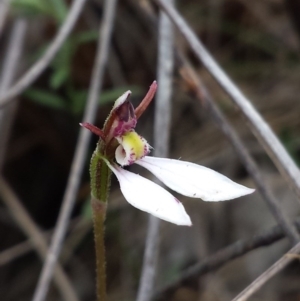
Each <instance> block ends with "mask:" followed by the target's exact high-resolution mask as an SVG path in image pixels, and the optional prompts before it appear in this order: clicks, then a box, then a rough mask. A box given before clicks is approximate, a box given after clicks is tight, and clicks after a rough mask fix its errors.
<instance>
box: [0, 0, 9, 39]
mask: <svg viewBox="0 0 300 301" xmlns="http://www.w3.org/2000/svg"><path fill="white" fill-rule="evenodd" d="M9 1H10V0H1V2H0V36H1V34H2V30H3V27H4V23H5V19H6V15H7V11H8V8H9Z"/></svg>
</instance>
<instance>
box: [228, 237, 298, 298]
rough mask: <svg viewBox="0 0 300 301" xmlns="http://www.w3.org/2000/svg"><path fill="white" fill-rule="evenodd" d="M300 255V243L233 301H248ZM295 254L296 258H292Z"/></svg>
mask: <svg viewBox="0 0 300 301" xmlns="http://www.w3.org/2000/svg"><path fill="white" fill-rule="evenodd" d="M299 253H300V243H298V244H297V245H296V246H294V247H293V248H292V249H290V250H289V251H288V252H287V253H286V254H285V255H284V256H282V257H281V258H280V259H279V260H278V261H276V262H275V263H274V264H273V265H272V266H271V267H270V268H269V269H267V270H266V271H265V272H264V273H263V274H262V275H260V276H259V277H258V278H257V279H255V280H254V281H253V282H252V283H251V284H250V285H249V286H248V287H247V288H246V289H244V290H243V291H242V292H241V293H239V294H238V296H236V297H235V298H234V299H233V300H232V301H246V300H248V298H249V297H250V296H252V295H253V294H254V293H255V292H257V291H258V290H259V289H260V288H261V287H262V286H263V285H264V284H265V283H266V282H267V281H269V280H270V279H271V278H272V277H274V276H275V275H276V274H278V273H279V272H280V271H281V270H282V269H284V268H285V267H286V266H287V265H288V264H289V263H291V262H292V261H293V260H295V259H296V258H295V255H297V254H299ZM290 254H293V255H294V256H290Z"/></svg>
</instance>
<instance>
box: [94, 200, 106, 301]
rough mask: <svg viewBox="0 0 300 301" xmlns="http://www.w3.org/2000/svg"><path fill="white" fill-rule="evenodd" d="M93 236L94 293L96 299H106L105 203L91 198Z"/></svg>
mask: <svg viewBox="0 0 300 301" xmlns="http://www.w3.org/2000/svg"><path fill="white" fill-rule="evenodd" d="M92 209H93V222H94V238H95V247H96V275H97V279H96V293H97V301H106V260H105V244H104V233H105V226H104V221H105V215H106V203H103V202H99V200H96V199H94V198H92Z"/></svg>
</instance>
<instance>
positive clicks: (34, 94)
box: [24, 89, 66, 110]
mask: <svg viewBox="0 0 300 301" xmlns="http://www.w3.org/2000/svg"><path fill="white" fill-rule="evenodd" d="M24 95H25V96H26V97H28V98H29V99H30V100H32V101H34V102H35V103H38V104H40V105H42V106H47V107H50V108H52V109H59V110H62V109H66V104H65V100H64V99H63V98H62V97H60V96H58V95H56V94H53V93H50V92H48V91H44V90H39V89H28V90H27V91H25V93H24Z"/></svg>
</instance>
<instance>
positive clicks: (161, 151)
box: [137, 0, 174, 301]
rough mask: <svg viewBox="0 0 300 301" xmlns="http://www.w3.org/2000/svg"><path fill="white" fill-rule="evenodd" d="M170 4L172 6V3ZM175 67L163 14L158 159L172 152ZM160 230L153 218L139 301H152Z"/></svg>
mask: <svg viewBox="0 0 300 301" xmlns="http://www.w3.org/2000/svg"><path fill="white" fill-rule="evenodd" d="M169 3H170V5H171V4H173V0H170V1H169ZM173 65H174V55H173V26H172V24H171V22H170V20H169V18H168V17H167V16H166V15H165V14H164V13H163V12H160V17H159V39H158V67H157V70H158V74H157V77H158V83H159V85H158V90H157V97H156V102H155V115H154V116H155V120H154V149H155V150H154V154H155V156H158V157H166V156H167V155H168V152H169V138H170V122H171V95H172V79H173V77H172V75H173ZM159 228H160V220H159V219H158V218H156V217H154V216H150V217H149V224H148V230H147V238H146V247H145V253H144V261H143V268H142V275H141V280H140V286H139V290H138V295H137V301H149V300H150V299H151V294H152V291H153V287H154V281H155V273H156V263H157V255H158V249H159Z"/></svg>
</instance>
